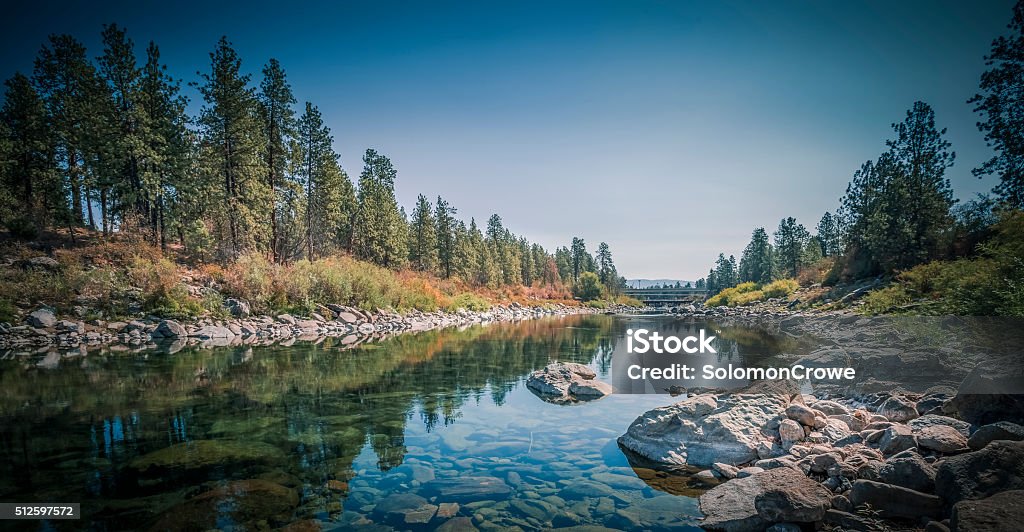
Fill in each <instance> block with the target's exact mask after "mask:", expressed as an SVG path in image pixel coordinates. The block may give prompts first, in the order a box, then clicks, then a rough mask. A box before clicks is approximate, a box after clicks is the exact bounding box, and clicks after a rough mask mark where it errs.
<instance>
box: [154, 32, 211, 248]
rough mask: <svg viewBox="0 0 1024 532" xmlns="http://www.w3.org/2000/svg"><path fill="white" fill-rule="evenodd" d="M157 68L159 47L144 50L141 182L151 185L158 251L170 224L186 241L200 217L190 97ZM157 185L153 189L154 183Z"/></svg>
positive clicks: (165, 244)
mask: <svg viewBox="0 0 1024 532" xmlns="http://www.w3.org/2000/svg"><path fill="white" fill-rule="evenodd" d="M166 69H167V67H166V66H164V65H161V64H160V49H159V48H158V47H157V46H156V44H154V43H152V42H151V43H149V46H148V47H147V48H146V64H145V66H143V68H142V72H141V77H140V81H139V84H140V87H139V95H138V97H139V106H140V108H141V109H142V111H143V113H144V117H145V118H144V119H145V122H146V127H145V143H146V149H145V151H146V153H147V154H148V155H149V157H148V158H147V159H146V160H144V161H142V165H141V168H140V173H141V174H142V175H143V176H144V177H143V179H142V181H143V182H145V183H150V184H151V185H150V188H151V192H154V193H155V194H154V195H153V196H152V216H151V224H152V226H153V228H154V230H155V231H156V232H157V233H158V237H157V240H158V241H159V243H160V247H161V248H162V249H165V248H166V247H167V233H168V225H174V226H175V227H176V228H177V230H178V234H179V238H180V239H181V240H184V233H185V228H186V227H187V226H188V225H189V222H191V221H195V220H197V219H198V218H199V212H200V209H199V207H198V206H199V204H200V203H202V201H201V200H200V198H202V197H203V194H202V193H200V192H199V191H197V190H195V181H196V180H194V179H189V177H190V174H192V173H193V171H194V169H193V168H192V167H191V164H192V159H193V157H192V154H193V151H194V150H195V146H194V145H193V142H192V138H191V134H190V132H189V130H188V122H189V118H188V116H187V115H186V114H185V108H186V106H187V105H188V99H187V98H186V97H184V96H182V95H181V94H180V85H179V83H178V82H177V81H176V80H174V79H172V78H171V77H169V76H168V75H167V73H166ZM152 184H155V187H154V186H153V185H152Z"/></svg>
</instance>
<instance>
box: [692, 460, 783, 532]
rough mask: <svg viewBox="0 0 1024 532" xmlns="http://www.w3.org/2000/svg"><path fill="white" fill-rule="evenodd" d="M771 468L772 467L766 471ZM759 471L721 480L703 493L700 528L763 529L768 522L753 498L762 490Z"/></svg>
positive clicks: (736, 531) (746, 531)
mask: <svg viewBox="0 0 1024 532" xmlns="http://www.w3.org/2000/svg"><path fill="white" fill-rule="evenodd" d="M767 472H770V471H766V473H767ZM763 474H764V473H758V474H756V475H752V476H749V477H744V478H737V479H736V480H730V481H729V482H726V483H725V484H719V485H718V486H715V487H714V488H712V489H710V490H709V491H707V492H705V493H704V494H703V495H701V496H700V511H701V512H703V513H704V520H703V521H702V522H701V524H700V525H701V528H703V529H705V530H722V531H724V532H760V531H762V530H764V529H765V527H766V526H767V525H768V523H766V522H765V521H764V519H762V518H761V516H759V515H758V513H757V508H756V507H755V506H754V499H756V498H757V496H758V495H760V494H761V493H762V492H763V490H764V487H763V484H762V483H761V481H760V479H758V478H757V477H758V475H763Z"/></svg>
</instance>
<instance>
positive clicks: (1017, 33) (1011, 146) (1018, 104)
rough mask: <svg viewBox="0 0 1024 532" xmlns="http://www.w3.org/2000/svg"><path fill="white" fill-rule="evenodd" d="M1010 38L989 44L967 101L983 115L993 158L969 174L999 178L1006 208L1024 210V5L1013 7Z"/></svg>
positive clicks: (983, 129)
mask: <svg viewBox="0 0 1024 532" xmlns="http://www.w3.org/2000/svg"><path fill="white" fill-rule="evenodd" d="M1007 27H1008V28H1009V29H1010V35H1009V36H1001V37H998V38H996V39H995V40H993V41H992V48H991V51H990V52H989V55H988V56H986V57H985V65H986V66H988V67H989V70H987V71H986V72H985V73H983V74H982V75H981V83H980V85H979V88H980V89H981V93H980V94H976V95H975V96H974V97H973V98H971V99H970V100H968V103H972V104H975V107H974V112H976V113H979V114H980V115H982V118H983V120H982V121H979V122H978V129H979V130H980V131H981V132H982V133H984V134H985V141H986V142H987V143H988V146H989V147H991V148H993V149H994V151H995V155H993V156H992V158H991V159H989V160H987V161H985V162H984V163H982V164H981V165H980V166H978V167H977V168H975V169H973V170H972V172H973V173H974V175H975V176H977V177H979V178H981V177H984V176H986V175H991V174H996V175H997V176H999V185H997V186H996V187H995V190H994V191H995V193H996V194H997V195H998V196H999V197H1000V198H1001V199H1002V200H1003V201H1005V202H1006V203H1007V204H1009V206H1011V207H1012V208H1016V209H1021V208H1024V2H1020V1H1018V2H1017V4H1016V5H1014V6H1013V19H1012V20H1011V21H1010V23H1009V25H1007Z"/></svg>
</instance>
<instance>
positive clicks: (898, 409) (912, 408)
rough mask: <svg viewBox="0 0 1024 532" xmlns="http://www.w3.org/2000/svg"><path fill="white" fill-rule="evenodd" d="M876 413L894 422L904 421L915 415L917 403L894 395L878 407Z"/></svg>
mask: <svg viewBox="0 0 1024 532" xmlns="http://www.w3.org/2000/svg"><path fill="white" fill-rule="evenodd" d="M878 413H879V414H881V415H883V416H885V417H886V419H888V420H889V421H892V422H895V423H906V422H907V421H910V420H911V419H914V418H916V417H917V405H915V404H914V402H913V401H911V400H909V399H907V398H906V397H903V396H900V395H894V396H892V397H890V398H888V399H886V400H885V402H884V403H882V405H881V406H879V407H878Z"/></svg>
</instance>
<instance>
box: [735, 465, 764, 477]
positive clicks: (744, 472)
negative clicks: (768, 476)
mask: <svg viewBox="0 0 1024 532" xmlns="http://www.w3.org/2000/svg"><path fill="white" fill-rule="evenodd" d="M763 471H764V468H761V467H757V466H748V467H744V468H742V469H740V470H739V471H737V472H736V478H746V477H749V476H751V475H756V474H758V473H761V472H763Z"/></svg>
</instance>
